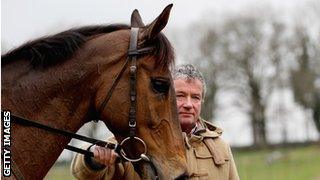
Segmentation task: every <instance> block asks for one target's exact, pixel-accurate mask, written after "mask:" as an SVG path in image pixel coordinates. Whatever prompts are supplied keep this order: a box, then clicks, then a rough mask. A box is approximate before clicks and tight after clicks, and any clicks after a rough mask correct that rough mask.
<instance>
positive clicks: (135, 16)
mask: <svg viewBox="0 0 320 180" xmlns="http://www.w3.org/2000/svg"><path fill="white" fill-rule="evenodd" d="M143 26H144V24H143V22H142V19H141V16H140V14H139V11H138V10H136V9H135V10H134V11H133V12H132V14H131V27H143Z"/></svg>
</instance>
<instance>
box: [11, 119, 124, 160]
mask: <svg viewBox="0 0 320 180" xmlns="http://www.w3.org/2000/svg"><path fill="white" fill-rule="evenodd" d="M10 116H11V121H12V122H13V123H17V124H20V125H24V126H31V127H36V128H39V129H42V130H45V131H48V132H53V133H56V134H59V135H62V136H66V137H70V138H74V139H78V140H81V141H85V142H88V143H92V144H95V145H98V146H103V147H107V148H110V149H114V150H115V151H116V152H118V153H120V150H121V147H120V146H119V145H117V144H113V143H110V142H106V141H101V140H98V139H93V138H89V137H86V136H82V135H79V134H75V133H72V132H69V131H65V130H61V129H57V128H54V127H51V126H48V125H44V124H41V123H38V122H35V121H32V120H29V119H25V118H22V117H19V116H16V115H14V114H12V113H11V115H10ZM65 149H68V150H70V151H74V152H78V153H81V154H85V155H88V156H92V157H93V153H92V152H90V151H87V150H83V149H80V148H77V147H74V146H70V145H67V146H66V147H65Z"/></svg>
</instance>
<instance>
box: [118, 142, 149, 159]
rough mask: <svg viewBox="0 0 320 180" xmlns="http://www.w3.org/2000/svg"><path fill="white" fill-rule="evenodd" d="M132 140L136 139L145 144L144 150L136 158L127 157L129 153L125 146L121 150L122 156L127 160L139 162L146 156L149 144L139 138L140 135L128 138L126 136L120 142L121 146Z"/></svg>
mask: <svg viewBox="0 0 320 180" xmlns="http://www.w3.org/2000/svg"><path fill="white" fill-rule="evenodd" d="M130 140H136V141H137V142H138V143H141V144H142V145H143V147H144V152H143V153H141V154H140V156H139V157H138V158H134V159H133V158H129V157H127V154H126V153H125V152H124V151H123V148H121V150H120V153H121V156H122V157H123V158H124V159H125V160H127V161H129V162H138V161H140V160H142V159H144V158H145V156H146V153H147V145H146V143H145V142H144V141H143V140H142V139H140V138H138V137H127V138H125V139H124V140H123V141H122V142H121V143H120V146H121V147H123V145H124V144H125V143H126V142H127V141H130Z"/></svg>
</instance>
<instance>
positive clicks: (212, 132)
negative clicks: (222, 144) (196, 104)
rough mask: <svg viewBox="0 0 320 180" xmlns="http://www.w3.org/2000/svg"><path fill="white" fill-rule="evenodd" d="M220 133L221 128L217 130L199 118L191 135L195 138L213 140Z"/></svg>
mask: <svg viewBox="0 0 320 180" xmlns="http://www.w3.org/2000/svg"><path fill="white" fill-rule="evenodd" d="M222 132H223V131H222V129H221V128H218V127H216V126H215V125H213V124H211V123H210V122H208V121H205V120H204V119H202V118H199V120H198V121H197V129H196V130H195V132H194V133H193V134H194V135H196V136H202V137H209V138H215V137H219V136H221V134H222Z"/></svg>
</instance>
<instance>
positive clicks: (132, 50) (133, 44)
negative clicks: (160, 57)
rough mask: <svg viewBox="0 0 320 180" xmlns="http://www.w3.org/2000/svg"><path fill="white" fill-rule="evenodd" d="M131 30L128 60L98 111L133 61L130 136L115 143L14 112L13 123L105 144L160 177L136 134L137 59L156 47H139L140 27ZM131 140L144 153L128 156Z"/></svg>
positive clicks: (122, 156) (100, 110) (100, 111)
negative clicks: (148, 168)
mask: <svg viewBox="0 0 320 180" xmlns="http://www.w3.org/2000/svg"><path fill="white" fill-rule="evenodd" d="M130 31H131V32H130V44H129V50H128V55H127V58H126V61H125V63H124V64H123V66H122V68H121V70H120V72H119V73H118V74H117V76H116V77H115V79H114V81H113V83H112V85H111V88H110V89H109V91H108V93H107V96H106V97H105V99H104V100H103V102H102V103H101V105H100V107H99V109H98V111H97V112H98V116H99V117H100V115H101V114H102V112H103V111H104V109H105V108H106V106H107V104H108V102H109V100H110V98H111V96H112V93H113V91H114V89H115V87H116V86H117V84H118V82H119V80H120V79H121V76H122V74H123V72H124V71H125V69H126V67H127V64H128V63H129V62H130V63H131V65H130V68H129V73H130V109H129V121H128V126H129V136H128V137H126V138H125V139H123V140H122V141H121V143H120V144H113V143H110V142H106V141H101V140H97V139H93V138H89V137H85V136H82V135H79V134H75V133H72V132H69V131H65V130H61V129H57V128H53V127H50V126H47V125H44V124H41V123H38V122H35V121H32V120H29V119H26V118H22V117H19V116H16V115H14V114H11V120H12V122H13V123H17V124H21V125H25V126H32V127H36V128H39V129H43V130H46V131H50V132H53V133H56V134H60V135H63V136H67V137H71V138H75V139H78V140H82V141H86V142H89V143H92V144H95V145H98V146H104V147H106V148H110V149H114V150H115V151H116V152H117V153H118V154H119V155H120V157H121V159H122V160H124V161H130V162H138V161H141V160H143V161H146V162H148V163H149V164H150V166H151V168H152V169H153V171H154V173H155V175H156V177H155V178H158V173H157V170H156V168H155V166H154V164H153V163H152V161H151V160H150V158H149V157H148V156H147V146H146V143H145V142H144V141H143V140H142V139H141V138H139V137H137V136H136V126H137V121H136V104H137V103H136V99H137V91H136V88H137V70H138V67H137V60H138V56H140V55H145V54H148V53H151V52H153V51H154V49H155V48H154V47H153V46H150V47H144V48H140V49H138V47H137V46H138V35H139V28H137V27H131V30H130ZM129 142H133V143H138V144H141V145H142V146H143V147H144V150H143V153H141V154H140V156H139V157H135V158H131V157H128V156H127V154H126V153H125V152H124V150H123V147H124V146H126V145H127V144H128V143H129ZM65 149H68V150H71V151H74V152H78V153H81V154H84V155H87V156H91V157H93V153H92V152H91V151H88V150H84V149H80V148H77V147H74V146H71V145H67V146H66V147H65Z"/></svg>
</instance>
